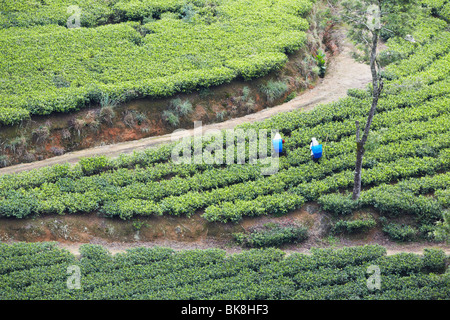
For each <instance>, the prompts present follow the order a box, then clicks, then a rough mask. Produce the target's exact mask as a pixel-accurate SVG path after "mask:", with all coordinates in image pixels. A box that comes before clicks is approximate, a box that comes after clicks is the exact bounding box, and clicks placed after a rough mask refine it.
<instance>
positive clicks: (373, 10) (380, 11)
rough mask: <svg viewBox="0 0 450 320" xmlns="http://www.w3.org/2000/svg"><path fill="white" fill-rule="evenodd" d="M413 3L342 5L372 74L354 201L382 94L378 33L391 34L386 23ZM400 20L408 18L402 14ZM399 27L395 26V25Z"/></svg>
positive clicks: (390, 0) (348, 1) (377, 0)
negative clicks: (385, 31)
mask: <svg viewBox="0 0 450 320" xmlns="http://www.w3.org/2000/svg"><path fill="white" fill-rule="evenodd" d="M415 3H416V0H345V1H343V2H342V7H343V13H342V17H343V20H344V21H345V22H347V23H348V24H349V26H350V30H349V36H350V38H351V39H352V40H354V41H355V42H356V43H357V45H358V46H357V48H359V49H361V51H362V53H363V54H362V57H363V59H364V60H366V61H367V60H368V62H369V64H370V71H371V74H372V105H371V107H370V110H369V114H368V117H367V121H366V124H365V127H364V130H363V133H362V136H361V128H360V123H359V122H358V121H356V165H355V176H354V187H353V196H352V198H353V200H357V199H358V198H359V196H360V194H361V173H362V163H363V158H364V153H365V148H364V147H365V145H366V143H367V139H368V138H369V134H370V127H371V125H372V121H373V117H374V115H375V112H376V109H377V105H378V101H379V99H380V95H381V92H382V90H383V78H382V77H381V71H382V70H381V69H382V68H381V65H380V62H379V60H378V52H377V48H378V42H379V40H380V36H381V32H382V31H383V29H384V30H387V31H388V32H390V30H389V29H388V28H387V27H386V25H387V21H389V20H391V21H392V16H393V15H394V16H395V15H396V14H398V13H400V12H403V13H405V12H408V10H411V8H412V5H413V4H415ZM402 16H403V17H405V19H406V18H410V15H407V14H404V15H402ZM397 23H398V22H397Z"/></svg>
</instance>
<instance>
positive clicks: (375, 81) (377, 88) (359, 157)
mask: <svg viewBox="0 0 450 320" xmlns="http://www.w3.org/2000/svg"><path fill="white" fill-rule="evenodd" d="M377 44H378V32H377V31H375V32H373V35H372V46H371V53H370V70H371V72H372V86H373V93H372V106H371V107H370V111H369V115H368V117H367V123H366V126H365V127H364V134H363V136H362V138H361V140H360V139H359V134H360V132H359V122H357V123H356V126H357V128H356V146H357V148H356V165H355V177H354V186H353V195H352V199H353V200H358V199H359V196H360V194H361V172H362V162H363V157H364V152H365V150H364V145H365V144H366V142H367V138H368V136H369V132H370V126H371V125H372V120H373V116H374V115H375V111H376V109H377V105H378V99H379V97H380V94H381V90H382V89H383V82H382V81H381V80H380V79H379V78H378V73H377V64H376V57H377Z"/></svg>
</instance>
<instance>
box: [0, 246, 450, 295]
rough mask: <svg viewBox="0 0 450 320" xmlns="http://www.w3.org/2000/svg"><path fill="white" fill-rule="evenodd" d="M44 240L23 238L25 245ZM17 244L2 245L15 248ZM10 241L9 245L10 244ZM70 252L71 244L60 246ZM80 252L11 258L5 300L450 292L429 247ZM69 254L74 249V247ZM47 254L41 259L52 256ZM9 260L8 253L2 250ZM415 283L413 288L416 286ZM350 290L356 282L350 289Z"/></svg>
mask: <svg viewBox="0 0 450 320" xmlns="http://www.w3.org/2000/svg"><path fill="white" fill-rule="evenodd" d="M35 245H38V246H39V244H31V243H30V244H26V245H23V244H22V245H21V248H20V249H19V250H17V249H12V250H15V251H19V252H20V250H25V251H29V249H27V247H34V246H35ZM9 247H14V244H11V245H7V244H0V249H1V250H2V251H4V250H11V249H10V248H9ZM5 248H6V249H5ZM52 250H55V251H59V252H61V253H60V254H61V255H65V254H66V253H65V251H63V250H61V249H56V247H54V249H52ZM80 252H81V259H80V260H76V259H75V258H74V257H73V256H72V260H70V259H68V260H67V261H64V262H62V263H59V264H58V263H56V264H52V263H47V264H44V263H43V262H42V263H39V261H37V260H38V259H39V257H41V255H40V254H39V251H38V252H36V253H35V254H34V255H30V257H34V258H33V259H32V260H33V261H35V260H36V261H35V263H34V264H29V265H28V266H27V268H25V269H24V268H23V265H20V264H18V263H16V262H15V261H14V259H15V257H20V255H18V256H13V257H12V258H11V259H10V266H16V265H17V266H19V268H18V269H17V270H16V269H14V268H11V269H9V270H8V272H6V273H3V274H1V275H0V284H1V286H2V290H1V291H0V298H1V299H8V300H9V299H89V300H100V299H101V300H108V299H349V298H357V297H355V295H357V296H358V298H361V299H383V298H384V297H388V298H389V299H401V298H404V297H405V296H409V297H411V298H412V299H420V298H425V299H448V298H449V296H448V294H449V291H448V286H449V279H448V273H447V274H444V273H443V272H444V271H445V263H446V256H445V254H444V253H443V252H442V251H440V250H426V251H424V255H423V256H419V255H415V254H397V255H393V256H385V254H386V249H385V248H383V247H381V246H378V245H375V246H363V247H353V248H343V249H339V250H332V249H312V250H311V253H312V254H311V255H305V254H299V253H294V254H291V255H289V256H287V257H284V252H283V251H280V250H278V249H264V250H261V249H252V250H248V251H244V252H242V253H239V254H233V255H226V254H225V251H223V250H217V249H212V250H186V251H178V252H175V251H173V250H171V249H166V248H135V249H130V250H128V251H127V252H126V253H120V254H117V255H115V256H112V255H111V254H110V253H109V252H108V251H107V250H105V249H104V248H102V247H100V246H97V245H84V246H82V247H81V248H80ZM69 255H70V254H69ZM45 258H46V257H45V256H42V257H41V260H45ZM0 259H3V256H0ZM373 265H375V266H378V267H379V268H380V273H381V288H380V289H376V290H373V291H371V290H369V289H368V287H367V280H368V277H369V276H370V273H369V272H368V267H369V266H373ZM68 266H78V267H80V276H81V277H80V285H81V288H80V289H76V290H75V289H74V290H70V289H68V288H67V277H68V276H69V275H70V274H69V275H68V273H67V267H68ZM413 288H415V289H416V292H415V293H414V292H413V291H412V289H413ZM350 289H357V290H356V291H355V290H353V291H352V290H350Z"/></svg>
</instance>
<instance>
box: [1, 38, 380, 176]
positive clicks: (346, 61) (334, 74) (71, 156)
mask: <svg viewBox="0 0 450 320" xmlns="http://www.w3.org/2000/svg"><path fill="white" fill-rule="evenodd" d="M352 48H353V46H352V45H351V44H350V43H349V42H348V40H346V39H344V40H343V41H342V44H341V52H340V53H339V54H338V55H336V56H334V57H333V58H332V59H331V61H330V63H329V65H328V71H327V74H326V76H325V78H324V79H320V80H319V82H318V83H317V85H316V86H315V87H314V88H313V89H311V90H307V91H305V92H304V93H302V94H301V95H299V96H297V97H296V98H294V99H293V100H291V101H289V102H287V103H284V104H281V105H278V106H275V107H273V108H268V109H264V110H261V111H259V112H256V113H253V114H249V115H246V116H244V117H240V118H235V119H230V120H227V121H224V122H221V123H213V124H210V125H205V126H203V130H212V129H218V130H223V129H232V128H234V127H236V126H237V125H239V124H242V123H252V122H257V121H262V120H264V119H267V118H270V117H272V116H274V115H276V114H278V113H280V112H288V111H292V110H296V109H303V110H304V111H308V110H311V109H313V108H314V107H316V106H317V105H319V104H325V103H329V102H332V101H336V100H338V99H340V98H342V97H345V96H346V95H347V90H348V89H351V88H360V89H362V88H365V87H366V85H367V84H368V83H369V82H370V81H371V74H370V68H369V66H368V65H366V64H362V63H359V62H357V61H355V60H354V59H353V58H352V57H351V50H352ZM193 135H194V129H190V130H185V131H182V132H180V133H179V134H177V135H176V137H177V138H182V137H185V136H193ZM172 137H175V135H173V134H166V135H162V136H155V137H149V138H144V139H141V140H135V141H127V142H121V143H117V144H113V145H106V146H101V147H95V148H90V149H84V150H79V151H74V152H69V153H66V154H64V155H62V156H58V157H53V158H49V159H45V160H42V161H36V162H32V163H23V164H19V165H14V166H10V167H5V168H1V169H0V175H3V174H11V173H18V172H21V171H26V170H32V169H37V168H42V167H47V166H51V165H55V164H63V163H76V162H78V161H79V160H80V159H81V158H84V157H93V156H97V155H107V156H109V157H117V156H119V155H120V154H122V153H132V152H133V151H139V150H144V149H148V148H150V147H153V146H157V145H159V144H162V143H167V142H171V139H172Z"/></svg>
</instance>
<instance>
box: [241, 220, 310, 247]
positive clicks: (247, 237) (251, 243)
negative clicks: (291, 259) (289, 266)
mask: <svg viewBox="0 0 450 320" xmlns="http://www.w3.org/2000/svg"><path fill="white" fill-rule="evenodd" d="M233 237H234V240H235V241H236V242H237V243H239V244H240V245H242V246H244V247H277V246H280V245H282V244H285V243H289V242H293V243H297V242H301V241H303V240H305V239H306V238H307V237H308V230H307V228H305V227H303V226H301V225H298V224H296V223H293V222H287V223H267V224H264V225H263V226H256V227H253V228H251V229H249V230H248V231H247V232H245V233H235V234H233Z"/></svg>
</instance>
